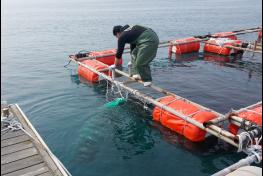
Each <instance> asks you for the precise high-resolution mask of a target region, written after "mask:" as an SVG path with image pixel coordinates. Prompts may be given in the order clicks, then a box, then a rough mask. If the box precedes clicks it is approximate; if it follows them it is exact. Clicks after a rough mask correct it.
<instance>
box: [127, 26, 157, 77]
mask: <svg viewBox="0 0 263 176" xmlns="http://www.w3.org/2000/svg"><path fill="white" fill-rule="evenodd" d="M132 43H133V44H136V47H135V48H134V49H133V51H132V53H131V58H132V60H131V62H132V75H135V74H139V75H140V76H141V78H142V81H144V82H150V81H152V76H151V69H150V65H149V64H150V62H151V61H152V60H153V59H154V58H155V56H156V53H157V49H158V45H159V38H158V36H157V35H156V33H155V32H154V31H153V30H152V29H150V28H149V29H147V30H146V31H144V32H143V33H142V34H141V35H140V36H139V37H138V38H137V40H136V41H134V42H132Z"/></svg>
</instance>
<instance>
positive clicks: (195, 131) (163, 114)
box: [153, 96, 216, 142]
mask: <svg viewBox="0 0 263 176" xmlns="http://www.w3.org/2000/svg"><path fill="white" fill-rule="evenodd" d="M160 103H162V104H164V105H166V106H168V107H170V108H172V109H175V110H176V111H178V112H180V113H182V114H183V115H186V116H189V118H192V119H194V120H196V121H198V122H200V123H203V122H206V121H209V120H212V119H214V118H216V115H215V114H214V113H212V112H209V111H205V110H202V109H200V108H199V107H197V106H195V105H193V104H190V103H188V102H186V101H184V100H180V99H177V97H174V96H167V97H163V98H161V100H160ZM153 120H155V121H158V122H160V123H161V124H162V125H163V126H165V127H167V128H169V129H171V130H172V131H175V132H177V133H179V134H181V135H183V136H184V137H186V138H187V139H189V140H191V141H194V142H200V141H203V140H205V135H206V131H204V130H202V129H200V128H198V127H197V126H194V125H192V124H191V123H189V122H187V121H185V120H183V119H181V118H180V117H178V116H175V115H173V114H171V113H169V112H167V111H165V110H163V109H161V108H159V107H155V108H154V110H153Z"/></svg>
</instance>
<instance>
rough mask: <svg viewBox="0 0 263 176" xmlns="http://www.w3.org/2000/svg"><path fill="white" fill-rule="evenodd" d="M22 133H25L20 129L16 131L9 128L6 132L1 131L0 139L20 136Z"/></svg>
mask: <svg viewBox="0 0 263 176" xmlns="http://www.w3.org/2000/svg"><path fill="white" fill-rule="evenodd" d="M23 134H25V133H24V132H23V131H22V130H18V131H11V130H9V131H8V132H1V141H3V140H6V139H9V138H13V137H17V136H22V135H23Z"/></svg>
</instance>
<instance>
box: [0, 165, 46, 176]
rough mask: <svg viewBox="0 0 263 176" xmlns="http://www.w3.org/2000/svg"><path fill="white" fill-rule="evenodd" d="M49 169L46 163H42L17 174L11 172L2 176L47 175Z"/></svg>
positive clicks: (16, 172)
mask: <svg viewBox="0 0 263 176" xmlns="http://www.w3.org/2000/svg"><path fill="white" fill-rule="evenodd" d="M48 171H49V169H48V167H46V165H45V164H44V163H40V164H37V165H34V166H31V167H27V168H24V169H21V170H18V171H15V172H11V173H8V174H5V175H2V176H18V175H19V176H35V175H39V174H42V173H46V172H48Z"/></svg>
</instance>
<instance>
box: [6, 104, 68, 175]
mask: <svg viewBox="0 0 263 176" xmlns="http://www.w3.org/2000/svg"><path fill="white" fill-rule="evenodd" d="M5 110H6V112H4V115H5V116H6V113H7V114H8V115H7V116H8V117H7V118H5V119H4V121H2V117H3V116H2V115H3V107H2V105H1V112H2V113H1V176H18V175H23V176H34V175H39V176H51V175H56V176H68V175H69V173H68V172H67V170H66V169H65V168H64V167H63V165H62V164H61V163H60V162H59V160H58V159H57V158H56V157H55V156H54V155H53V154H52V153H51V151H50V150H49V148H48V147H47V145H46V144H45V142H44V141H43V140H42V138H41V137H40V135H39V134H38V133H37V131H36V130H35V129H34V127H33V126H32V124H31V123H30V122H29V120H28V119H27V117H26V116H25V115H24V113H23V112H22V111H21V109H20V108H19V106H18V105H16V104H15V105H9V106H8V107H5ZM6 121H11V122H15V125H14V124H13V126H14V127H15V128H16V129H15V130H12V129H11V128H8V127H7V126H8V122H6ZM20 124H21V126H22V128H23V129H19V128H17V126H19V125H20ZM9 125H10V124H9ZM11 126H12V124H11Z"/></svg>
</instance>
